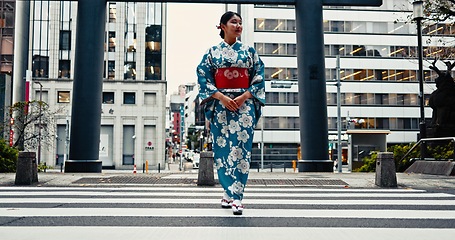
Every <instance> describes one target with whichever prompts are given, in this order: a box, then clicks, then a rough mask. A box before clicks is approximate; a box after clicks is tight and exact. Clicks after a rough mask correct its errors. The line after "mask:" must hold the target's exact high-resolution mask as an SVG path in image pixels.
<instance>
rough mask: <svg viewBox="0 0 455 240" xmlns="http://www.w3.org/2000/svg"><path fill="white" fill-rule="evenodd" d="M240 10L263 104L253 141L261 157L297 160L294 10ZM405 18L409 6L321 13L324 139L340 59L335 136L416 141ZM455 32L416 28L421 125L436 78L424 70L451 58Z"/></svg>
mask: <svg viewBox="0 0 455 240" xmlns="http://www.w3.org/2000/svg"><path fill="white" fill-rule="evenodd" d="M240 9H241V10H242V12H241V13H242V17H243V19H244V22H245V19H246V21H247V24H244V26H245V29H244V34H243V35H244V36H246V37H243V39H242V40H243V41H246V42H248V43H249V44H254V46H255V48H256V50H257V51H258V53H259V54H260V56H261V58H262V60H263V61H264V63H265V66H266V69H265V78H266V86H267V89H266V101H267V106H266V107H265V108H264V118H263V119H262V120H261V121H260V122H259V125H258V126H257V129H256V134H255V139H254V141H255V142H256V143H260V142H261V141H263V142H264V145H265V150H266V158H267V156H271V152H272V150H273V149H275V150H274V151H277V152H280V154H282V153H283V152H284V153H285V154H286V152H287V153H289V155H288V156H286V157H284V158H283V159H296V151H295V149H296V148H297V146H298V144H299V143H300V133H299V131H300V126H299V108H298V104H299V103H298V94H299V93H298V82H297V79H298V73H297V51H298V49H297V46H296V34H295V33H296V21H295V9H294V6H293V5H264V4H256V5H245V6H242V7H241V8H240ZM411 14H412V4H411V3H410V2H409V1H407V0H384V1H383V5H382V6H381V7H330V6H325V7H324V9H323V18H324V19H323V21H324V24H323V28H324V29H323V30H324V42H325V46H324V51H325V66H326V80H327V106H328V128H329V140H330V139H332V140H333V139H334V138H335V137H336V135H337V101H338V98H337V88H336V86H334V85H335V84H334V83H335V82H336V78H337V65H336V57H337V55H339V56H340V59H341V60H340V79H341V81H342V83H341V84H342V85H341V96H340V101H341V119H342V133H343V134H344V133H345V132H346V130H348V129H365V130H390V134H389V135H388V136H387V142H388V144H395V143H411V142H416V141H417V136H418V133H419V118H420V112H419V107H420V106H419V86H418V84H419V82H418V78H417V70H418V60H417V33H416V25H415V23H413V22H410V21H409V20H408V16H409V15H411ZM454 30H455V28H454V27H453V25H452V23H433V24H431V23H429V24H428V25H425V26H424V28H423V34H424V35H423V38H424V39H423V42H424V46H423V50H424V58H425V60H426V62H425V64H424V78H425V79H424V94H425V104H426V105H425V117H426V119H427V122H429V120H430V119H431V114H432V110H431V108H430V107H429V106H428V98H429V95H430V94H431V93H432V92H433V91H434V90H435V89H436V86H435V79H436V77H437V76H438V75H437V74H436V73H435V72H434V71H432V70H430V69H429V68H428V66H429V65H430V61H433V59H435V58H437V57H441V56H442V55H444V56H449V60H451V59H452V58H453V54H450V52H452V51H453V41H450V38H451V37H453V33H454ZM245 32H248V33H247V34H245ZM307 34H311V33H307ZM441 69H445V66H444V65H441ZM303 131H305V129H303ZM315 137H317V136H315ZM343 140H345V139H343ZM255 146H257V144H256V145H255ZM277 148H282V151H281V150H280V149H278V150H277ZM286 149H294V150H289V151H287V150H286ZM272 158H273V159H276V156H273V157H271V159H272ZM253 159H254V161H258V160H259V149H255V152H254V153H253Z"/></svg>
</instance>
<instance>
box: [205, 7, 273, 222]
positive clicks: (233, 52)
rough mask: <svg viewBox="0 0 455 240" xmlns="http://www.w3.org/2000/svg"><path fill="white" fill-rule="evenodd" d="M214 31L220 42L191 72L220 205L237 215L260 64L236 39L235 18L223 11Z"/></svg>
mask: <svg viewBox="0 0 455 240" xmlns="http://www.w3.org/2000/svg"><path fill="white" fill-rule="evenodd" d="M218 28H219V29H221V30H220V36H221V38H222V39H223V41H222V42H221V43H219V44H218V45H216V46H213V47H211V48H210V49H208V51H207V52H206V53H205V54H204V56H203V58H202V61H201V63H200V64H199V65H198V67H197V76H198V84H199V97H200V99H201V104H202V105H203V106H204V111H205V116H206V119H207V120H208V121H209V122H210V131H211V134H212V137H213V152H214V161H215V165H216V169H217V172H218V180H219V182H220V184H221V185H222V187H223V189H224V195H223V198H222V200H221V206H222V207H224V208H232V211H233V213H234V214H235V215H240V214H242V212H243V209H244V206H243V205H242V202H241V201H242V199H243V192H244V189H245V185H246V182H247V179H248V172H249V169H250V162H251V149H252V147H253V134H254V128H255V126H256V124H257V122H258V120H259V118H260V116H261V108H262V106H264V103H265V84H264V64H263V63H262V61H261V59H260V58H259V56H258V54H257V53H256V51H255V49H254V48H252V47H250V46H247V45H245V44H243V43H242V42H240V41H238V40H237V38H238V37H240V35H241V34H242V30H243V27H242V18H241V16H240V15H239V14H237V13H234V12H226V13H225V14H223V16H222V17H221V20H220V25H219V26H218Z"/></svg>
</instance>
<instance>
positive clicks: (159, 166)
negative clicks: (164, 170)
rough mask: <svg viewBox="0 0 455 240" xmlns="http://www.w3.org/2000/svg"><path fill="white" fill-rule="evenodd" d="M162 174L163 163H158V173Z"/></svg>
mask: <svg viewBox="0 0 455 240" xmlns="http://www.w3.org/2000/svg"><path fill="white" fill-rule="evenodd" d="M160 172H161V163H158V173H160Z"/></svg>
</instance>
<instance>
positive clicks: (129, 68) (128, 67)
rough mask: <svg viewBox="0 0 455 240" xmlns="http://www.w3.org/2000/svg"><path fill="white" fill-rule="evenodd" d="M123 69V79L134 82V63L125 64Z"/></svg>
mask: <svg viewBox="0 0 455 240" xmlns="http://www.w3.org/2000/svg"><path fill="white" fill-rule="evenodd" d="M124 67H125V73H124V74H123V79H125V80H135V79H136V63H135V62H126V63H125V66H124Z"/></svg>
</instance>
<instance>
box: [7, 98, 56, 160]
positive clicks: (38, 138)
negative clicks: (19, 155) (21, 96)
mask: <svg viewBox="0 0 455 240" xmlns="http://www.w3.org/2000/svg"><path fill="white" fill-rule="evenodd" d="M60 111H61V110H58V111H55V112H52V111H51V110H50V109H49V105H48V104H47V103H45V102H42V101H36V100H34V101H27V102H17V103H15V104H14V105H13V106H11V107H10V108H9V111H7V112H8V113H9V114H8V116H7V118H6V119H7V120H6V121H5V124H3V126H5V128H8V129H5V130H6V131H5V132H9V129H13V130H14V135H15V136H16V141H15V142H14V144H13V147H16V148H18V149H19V150H21V151H24V150H30V149H36V148H37V146H38V143H39V142H40V143H41V145H42V146H43V145H50V144H51V143H52V142H53V141H54V140H55V133H56V129H55V119H54V116H55V115H56V114H58V113H59V112H60ZM11 116H13V118H14V120H13V121H11ZM40 127H41V132H40V131H39V129H40Z"/></svg>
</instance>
